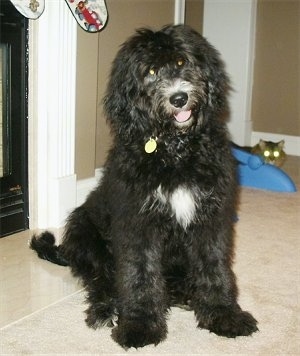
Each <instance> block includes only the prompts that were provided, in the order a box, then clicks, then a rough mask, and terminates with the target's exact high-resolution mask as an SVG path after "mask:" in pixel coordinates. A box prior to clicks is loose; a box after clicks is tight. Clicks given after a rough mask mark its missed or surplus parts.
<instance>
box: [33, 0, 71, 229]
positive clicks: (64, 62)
mask: <svg viewBox="0 0 300 356" xmlns="http://www.w3.org/2000/svg"><path fill="white" fill-rule="evenodd" d="M46 5H47V6H46V7H45V11H44V13H43V14H42V16H41V17H40V18H39V19H38V20H35V21H30V27H29V39H30V43H29V95H28V106H29V108H28V110H29V195H30V204H29V205H30V206H29V210H30V216H29V221H30V228H31V229H35V228H49V227H59V226H61V225H63V224H64V220H65V218H66V217H67V215H68V213H69V211H70V210H71V209H72V208H73V207H74V206H75V205H76V175H75V173H74V155H75V91H76V85H75V83H76V45H77V23H76V21H75V20H74V18H73V16H72V14H71V13H70V11H69V9H68V6H66V4H65V2H64V1H48V2H47V4H46Z"/></svg>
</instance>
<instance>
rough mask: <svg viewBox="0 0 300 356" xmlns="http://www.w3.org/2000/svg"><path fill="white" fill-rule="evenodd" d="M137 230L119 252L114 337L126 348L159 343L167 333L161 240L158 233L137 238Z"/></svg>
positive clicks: (127, 238) (128, 236) (121, 244)
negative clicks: (117, 312)
mask: <svg viewBox="0 0 300 356" xmlns="http://www.w3.org/2000/svg"><path fill="white" fill-rule="evenodd" d="M137 231H138V229H137ZM137 231H136V232H135V233H130V234H128V235H127V236H126V238H125V239H126V242H123V243H120V245H119V247H118V251H117V260H116V266H117V276H116V283H117V290H118V296H119V298H118V304H119V305H118V310H119V320H118V326H117V327H116V328H115V329H114V330H113V332H112V337H113V339H114V340H115V341H117V342H118V343H119V344H120V345H121V346H123V347H124V348H129V347H136V348H137V347H142V346H145V345H148V344H155V345H156V344H158V343H159V342H161V341H162V340H164V339H165V338H166V335H167V325H166V313H167V303H166V297H165V283H164V280H163V277H162V273H161V247H160V242H159V241H158V240H159V239H158V237H157V236H155V234H153V235H154V238H151V237H150V238H148V239H147V236H145V235H147V233H142V234H143V235H141V236H138V237H136V235H137ZM121 246H122V247H121Z"/></svg>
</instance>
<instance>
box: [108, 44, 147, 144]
mask: <svg viewBox="0 0 300 356" xmlns="http://www.w3.org/2000/svg"><path fill="white" fill-rule="evenodd" d="M130 44H131V42H130V41H127V42H125V43H124V45H123V46H122V47H121V49H120V50H119V52H118V54H117V56H116V58H115V60H114V62H113V64H112V69H111V74H110V78H109V82H108V86H107V90H106V95H105V97H104V109H105V113H106V118H107V121H108V123H109V124H110V126H111V128H112V130H113V132H114V133H115V134H117V135H118V137H119V138H123V139H125V140H128V139H130V138H132V139H133V136H134V135H136V133H137V131H138V128H139V125H141V120H140V119H141V118H140V116H139V115H138V113H137V112H136V111H137V109H136V105H135V104H136V100H137V98H138V92H139V90H140V88H139V86H140V83H141V80H140V79H139V78H138V71H137V64H136V63H135V62H137V61H136V60H134V59H133V58H132V57H133V56H134V50H133V49H132V48H131V45H130Z"/></svg>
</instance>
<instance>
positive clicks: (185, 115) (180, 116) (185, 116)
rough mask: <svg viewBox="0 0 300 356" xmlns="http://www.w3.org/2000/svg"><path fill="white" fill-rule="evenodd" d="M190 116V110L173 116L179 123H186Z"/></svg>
mask: <svg viewBox="0 0 300 356" xmlns="http://www.w3.org/2000/svg"><path fill="white" fill-rule="evenodd" d="M191 116H192V110H182V111H180V112H178V113H177V114H174V117H175V120H176V121H177V122H179V123H182V122H186V121H188V120H189V119H190V118H191Z"/></svg>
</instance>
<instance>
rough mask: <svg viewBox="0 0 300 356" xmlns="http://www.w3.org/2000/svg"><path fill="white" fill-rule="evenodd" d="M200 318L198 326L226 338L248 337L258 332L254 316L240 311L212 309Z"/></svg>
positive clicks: (220, 308)
mask: <svg viewBox="0 0 300 356" xmlns="http://www.w3.org/2000/svg"><path fill="white" fill-rule="evenodd" d="M205 314H206V316H204V315H202V316H201V317H200V318H199V323H198V326H199V327H200V328H205V329H208V330H209V331H211V332H213V333H215V334H217V335H220V336H226V337H232V338H234V337H237V336H248V335H251V334H252V333H254V332H256V331H258V328H257V321H256V320H255V319H254V318H253V316H252V315H251V314H250V313H248V312H246V311H242V310H240V309H236V308H227V307H218V308H216V309H210V311H209V312H208V311H207V312H206V313H205Z"/></svg>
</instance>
